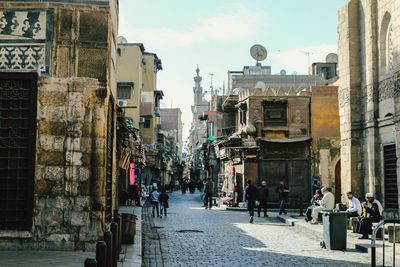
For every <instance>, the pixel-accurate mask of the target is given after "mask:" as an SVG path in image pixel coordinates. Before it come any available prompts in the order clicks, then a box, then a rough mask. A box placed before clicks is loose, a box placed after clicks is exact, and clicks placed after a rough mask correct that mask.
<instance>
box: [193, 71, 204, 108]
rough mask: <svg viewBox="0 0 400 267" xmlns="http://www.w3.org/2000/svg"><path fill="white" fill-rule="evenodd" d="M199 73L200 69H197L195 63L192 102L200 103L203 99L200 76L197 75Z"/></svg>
mask: <svg viewBox="0 0 400 267" xmlns="http://www.w3.org/2000/svg"><path fill="white" fill-rule="evenodd" d="M199 73H200V69H199V65H197V69H196V74H197V76H195V77H194V78H193V80H194V87H193V93H194V104H195V105H197V104H200V103H201V102H202V99H203V87H201V80H202V78H201V76H200V75H199Z"/></svg>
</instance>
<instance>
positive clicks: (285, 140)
mask: <svg viewBox="0 0 400 267" xmlns="http://www.w3.org/2000/svg"><path fill="white" fill-rule="evenodd" d="M260 140H261V141H263V142H270V143H297V142H304V141H308V140H311V137H309V136H306V137H296V138H280V139H264V138H261V139H260Z"/></svg>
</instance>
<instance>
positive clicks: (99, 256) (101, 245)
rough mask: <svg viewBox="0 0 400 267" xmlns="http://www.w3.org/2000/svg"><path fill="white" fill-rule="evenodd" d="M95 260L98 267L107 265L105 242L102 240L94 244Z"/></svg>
mask: <svg viewBox="0 0 400 267" xmlns="http://www.w3.org/2000/svg"><path fill="white" fill-rule="evenodd" d="M96 261H97V266H98V267H107V244H106V242H104V241H99V242H97V244H96Z"/></svg>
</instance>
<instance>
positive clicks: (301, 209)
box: [299, 197, 304, 216]
mask: <svg viewBox="0 0 400 267" xmlns="http://www.w3.org/2000/svg"><path fill="white" fill-rule="evenodd" d="M299 204H300V214H299V216H304V214H303V199H302V197H300V201H299Z"/></svg>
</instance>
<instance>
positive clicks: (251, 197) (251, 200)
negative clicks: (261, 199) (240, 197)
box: [245, 180, 257, 223]
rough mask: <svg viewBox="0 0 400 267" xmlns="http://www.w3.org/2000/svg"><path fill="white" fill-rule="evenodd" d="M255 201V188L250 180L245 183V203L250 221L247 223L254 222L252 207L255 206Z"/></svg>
mask: <svg viewBox="0 0 400 267" xmlns="http://www.w3.org/2000/svg"><path fill="white" fill-rule="evenodd" d="M256 199H257V187H255V186H254V185H253V184H252V183H251V180H248V181H247V187H246V194H245V200H246V201H247V209H248V211H249V215H250V219H249V222H250V223H253V220H254V207H255V206H256Z"/></svg>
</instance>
